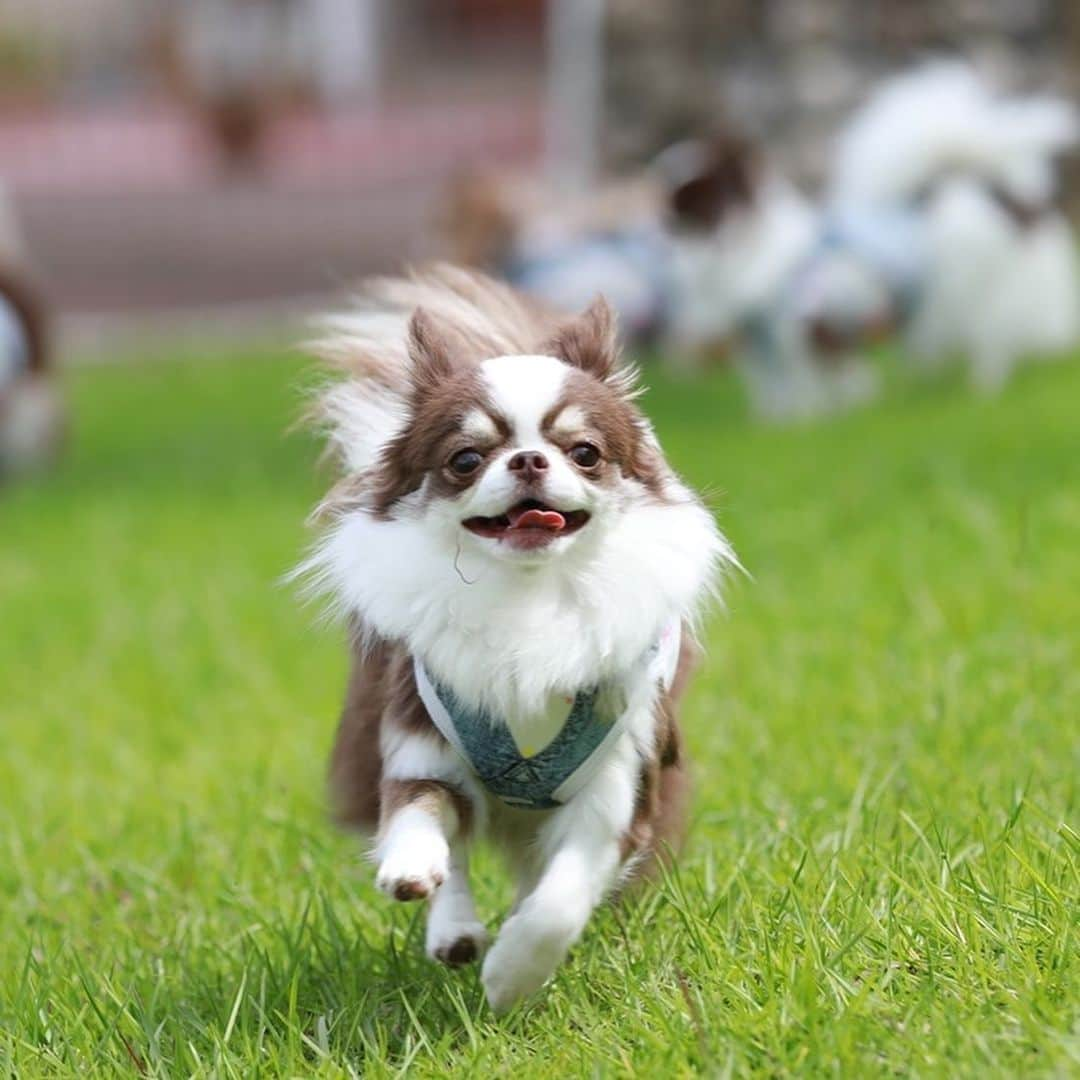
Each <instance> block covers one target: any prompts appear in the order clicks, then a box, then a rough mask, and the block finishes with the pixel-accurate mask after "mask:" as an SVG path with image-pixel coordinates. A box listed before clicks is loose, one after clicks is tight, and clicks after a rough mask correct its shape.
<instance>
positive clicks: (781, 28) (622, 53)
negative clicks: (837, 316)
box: [605, 0, 1080, 180]
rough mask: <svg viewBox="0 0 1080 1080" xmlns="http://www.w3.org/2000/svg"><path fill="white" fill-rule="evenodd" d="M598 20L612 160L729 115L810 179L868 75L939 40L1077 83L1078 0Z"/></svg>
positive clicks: (833, 5)
mask: <svg viewBox="0 0 1080 1080" xmlns="http://www.w3.org/2000/svg"><path fill="white" fill-rule="evenodd" d="M607 25H608V30H607V77H606V81H605V96H606V116H607V140H606V156H607V159H608V161H609V162H610V163H611V164H613V165H615V166H616V167H621V166H625V165H627V164H631V163H637V162H641V161H644V160H647V159H648V158H649V157H650V156H651V155H652V154H653V153H655V152H656V151H657V150H659V149H660V148H662V147H663V146H665V145H666V144H668V143H669V142H670V141H672V139H677V138H680V137H684V136H685V135H686V134H687V133H688V132H689V133H692V132H695V131H702V130H708V129H709V128H710V127H713V126H716V125H717V124H718V123H723V122H725V121H726V122H729V123H731V124H733V125H735V126H737V127H738V128H740V129H742V130H744V131H746V132H748V133H750V134H752V135H755V136H760V137H764V138H766V139H768V141H769V143H770V145H771V146H773V147H775V148H776V151H777V153H778V155H779V156H780V158H781V160H782V161H783V163H784V165H785V166H786V167H787V169H788V170H789V171H790V172H792V173H793V174H794V175H796V176H799V177H801V178H803V179H809V180H813V179H817V178H819V177H820V175H821V173H822V167H823V162H824V158H825V155H826V153H827V149H828V140H829V137H830V136H831V134H832V133H833V132H834V131H835V130H836V129H837V127H838V125H839V124H840V123H841V121H842V120H843V119H844V118H845V117H846V116H848V115H849V113H850V111H851V109H852V108H853V106H854V105H855V104H857V103H858V102H859V101H860V99H861V98H863V96H864V95H865V93H866V91H867V89H868V87H869V86H870V85H872V84H873V82H874V81H875V80H877V79H878V78H880V77H881V76H882V75H884V74H887V73H889V72H894V71H895V70H897V69H898V68H899V67H901V66H903V65H905V64H910V63H911V62H912V61H913V60H914V59H917V58H919V57H920V56H927V55H933V54H934V53H943V52H947V53H954V54H955V53H961V54H962V55H965V56H968V57H969V58H971V59H973V60H975V61H976V62H978V63H979V64H980V66H982V67H984V68H985V69H987V70H988V71H989V72H990V73H991V74H992V75H993V76H994V77H995V78H996V79H997V80H999V81H1000V82H1001V84H1002V85H1003V86H1004V87H1007V88H1009V89H1032V88H1036V89H1051V88H1052V89H1056V90H1059V91H1064V92H1066V93H1071V94H1074V95H1075V94H1076V93H1077V91H1080V85H1078V79H1080V4H1078V3H1077V2H1076V0H902V2H901V0H710V2H707V3H701V2H699V0H664V2H663V3H657V2H655V0H608V24H607Z"/></svg>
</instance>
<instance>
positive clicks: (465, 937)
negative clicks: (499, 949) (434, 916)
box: [427, 922, 488, 967]
mask: <svg viewBox="0 0 1080 1080" xmlns="http://www.w3.org/2000/svg"><path fill="white" fill-rule="evenodd" d="M487 944H488V932H487V930H486V929H485V927H484V925H483V923H480V922H461V923H447V924H446V925H444V926H437V925H435V924H434V922H432V923H429V924H428V935H427V954H428V956H430V957H431V959H432V960H438V962H439V963H440V964H446V965H447V967H462V966H463V965H465V964H471V963H472V962H473V961H474V960H477V959H479V958H480V956H481V954H482V953H483V951H484V950H485V949H486V948H487Z"/></svg>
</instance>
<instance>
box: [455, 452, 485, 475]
mask: <svg viewBox="0 0 1080 1080" xmlns="http://www.w3.org/2000/svg"><path fill="white" fill-rule="evenodd" d="M483 463H484V455H483V454H481V453H480V451H479V450H472V449H469V450H459V451H458V452H457V453H456V454H455V455H454V456H453V457H452V458H451V459H450V471H451V472H452V473H453V474H454V475H455V476H471V475H472V474H473V473H474V472H476V470H477V469H479V468H480V466H481V465H482V464H483Z"/></svg>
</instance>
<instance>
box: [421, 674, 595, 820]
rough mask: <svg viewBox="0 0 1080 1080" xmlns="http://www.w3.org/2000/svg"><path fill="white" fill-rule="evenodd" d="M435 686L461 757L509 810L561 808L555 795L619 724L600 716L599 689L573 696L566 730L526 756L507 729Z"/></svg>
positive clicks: (445, 690)
mask: <svg viewBox="0 0 1080 1080" xmlns="http://www.w3.org/2000/svg"><path fill="white" fill-rule="evenodd" d="M431 685H432V688H433V689H434V691H435V693H436V695H437V696H438V699H439V701H440V702H441V704H442V706H443V708H444V709H445V710H446V712H447V714H448V715H449V716H450V717H451V719H452V720H453V724H454V731H455V733H456V735H457V742H458V750H459V752H460V753H461V754H462V755H463V756H464V757H465V759H466V760H467V761H468V762H469V764H470V765H471V766H472V769H473V771H474V772H475V773H476V775H477V776H478V777H479V778H480V781H481V783H482V784H483V785H484V787H486V788H487V789H488V791H490V792H491V793H492V795H495V796H497V797H498V798H500V799H502V801H503V802H505V803H508V804H509V805H510V806H519V807H523V808H525V809H529V810H550V809H552V808H554V807H556V806H559V805H561V804H560V803H559V802H558V801H557V800H556V799H555V798H554V795H555V792H556V791H557V790H558V789H559V788H560V787H561V786H562V785H563V783H564V782H565V781H566V780H567V778H568V777H570V776H572V775H573V774H574V773H575V772H577V770H578V769H579V768H581V766H582V765H584V764H585V762H586V761H588V759H589V758H590V757H591V756H592V755H593V753H594V752H595V751H596V750H597V749H598V747H599V746H600V744H601V743H602V742H603V741H604V739H605V738H607V736H608V734H609V733H610V732H611V730H612V726H613V723H614V719H615V718H614V717H611V718H609V719H607V720H605V719H602V718H601V717H600V716H598V715H597V708H596V703H597V698H598V697H599V696H600V692H599V689H598V688H595V687H594V688H593V689H591V690H583V691H581V692H580V693H578V694H577V695H576V696H575V698H574V704H573V706H572V707H571V709H570V715H569V716H568V717H567V718H566V723H565V724H564V725H563V727H562V730H560V731H559V733H558V734H557V735H556V736H555V738H554V739H552V741H551V742H550V743H549V744H548V745H547V746H545V747H544V749H543V750H541V751H540V752H539V753H537V754H534V755H533V756H532V757H525V756H524V755H523V754H522V753H521V751H520V750H518V748H517V744H516V743H515V742H514V738H513V736H512V735H511V734H510V729H509V728H508V727H507V726H506V725H505V724H501V723H498V722H497V721H493V720H492V718H491V717H490V716H488V715H487V714H485V713H483V712H480V711H479V710H476V709H471V708H469V706H467V705H465V704H463V703H462V702H461V701H460V700H459V698H458V697H457V695H456V694H455V693H454V692H453V690H450V689H449V688H448V687H445V686H442V685H440V684H439V683H437V682H435V681H432V682H431Z"/></svg>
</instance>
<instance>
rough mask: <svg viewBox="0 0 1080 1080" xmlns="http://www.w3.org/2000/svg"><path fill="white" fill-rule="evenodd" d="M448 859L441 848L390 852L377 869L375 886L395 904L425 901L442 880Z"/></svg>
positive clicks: (444, 847) (445, 851)
mask: <svg viewBox="0 0 1080 1080" xmlns="http://www.w3.org/2000/svg"><path fill="white" fill-rule="evenodd" d="M432 848H434V845H432ZM448 858H449V849H448V848H447V847H446V845H445V844H443V845H442V847H441V848H440V849H438V850H434V849H433V850H427V851H419V850H413V851H408V852H391V853H390V854H388V855H387V856H386V858H384V859H383V861H382V863H381V864H380V865H379V870H378V873H377V874H376V875H375V884H376V885H377V886H378V888H379V889H381V890H382V891H383V892H384V893H386V895H387V896H392V897H393V898H394V899H395V900H406V901H408V900H426V899H427V898H428V897H429V896H431V895H432V893H434V892H435V890H436V889H437V888H438V887H439V886H440V885H441V884H442V883H443V882H444V881H445V880H446V876H447V874H448V873H449V867H448Z"/></svg>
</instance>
